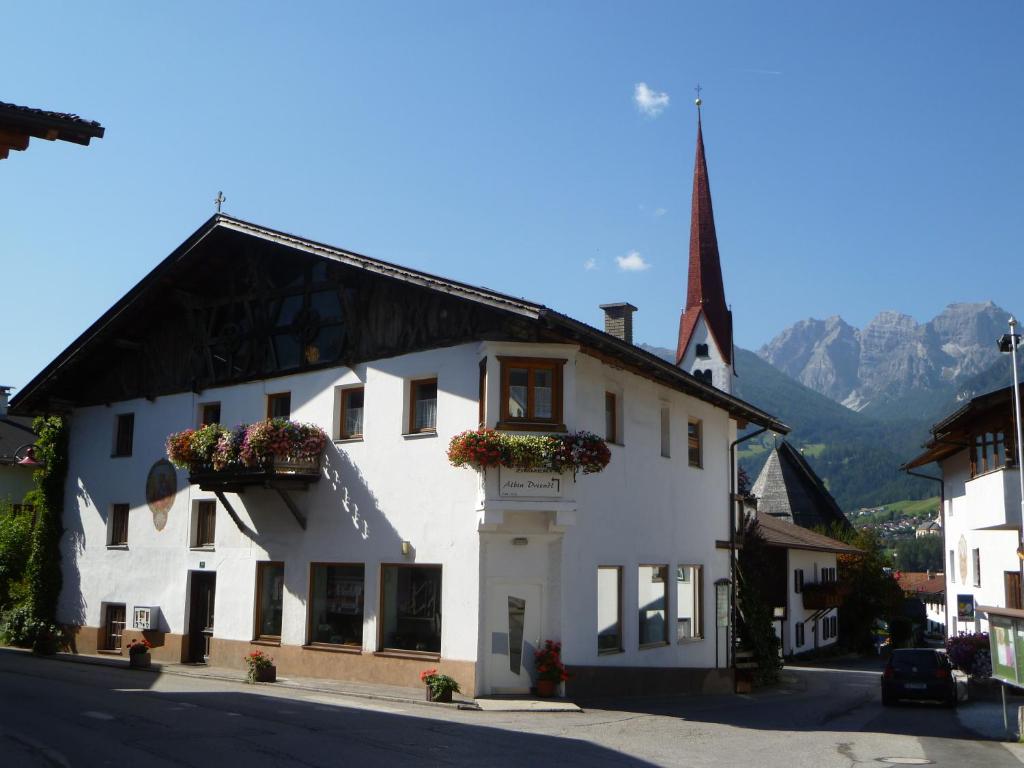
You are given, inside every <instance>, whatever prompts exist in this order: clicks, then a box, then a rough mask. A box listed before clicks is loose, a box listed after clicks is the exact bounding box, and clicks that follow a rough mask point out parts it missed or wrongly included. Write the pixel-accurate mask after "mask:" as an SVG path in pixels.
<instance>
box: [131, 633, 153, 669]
mask: <svg viewBox="0 0 1024 768" xmlns="http://www.w3.org/2000/svg"><path fill="white" fill-rule="evenodd" d="M152 647H153V644H152V643H151V642H149V640H147V639H146V638H144V637H143V638H142V639H140V640H132V641H131V642H130V643H128V666H129V667H132V668H134V669H149V667H150V665H151V664H152V662H153V658H152V656H150V654H149V649H150V648H152Z"/></svg>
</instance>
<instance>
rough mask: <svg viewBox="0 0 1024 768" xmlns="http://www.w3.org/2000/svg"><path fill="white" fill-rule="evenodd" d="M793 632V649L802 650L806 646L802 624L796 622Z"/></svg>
mask: <svg viewBox="0 0 1024 768" xmlns="http://www.w3.org/2000/svg"><path fill="white" fill-rule="evenodd" d="M794 629H795V631H794V633H793V648H803V647H804V645H806V639H807V638H806V633H805V632H804V623H803V622H802V621H798V622H797V623H796V627H795V628H794Z"/></svg>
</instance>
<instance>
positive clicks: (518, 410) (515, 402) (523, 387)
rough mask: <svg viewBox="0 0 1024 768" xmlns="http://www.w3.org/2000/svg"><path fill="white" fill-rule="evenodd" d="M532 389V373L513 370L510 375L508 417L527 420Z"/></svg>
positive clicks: (518, 369)
mask: <svg viewBox="0 0 1024 768" xmlns="http://www.w3.org/2000/svg"><path fill="white" fill-rule="evenodd" d="M529 387H530V372H529V371H528V370H527V369H526V368H513V369H511V370H510V371H509V374H508V415H509V417H510V418H513V419H525V418H526V415H527V411H526V405H527V395H528V392H529Z"/></svg>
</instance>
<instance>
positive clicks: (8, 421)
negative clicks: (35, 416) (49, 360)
mask: <svg viewBox="0 0 1024 768" xmlns="http://www.w3.org/2000/svg"><path fill="white" fill-rule="evenodd" d="M10 391H11V387H2V386H0V504H5V503H6V504H21V503H22V501H23V500H24V498H25V494H26V493H28V492H29V491H31V490H32V488H33V487H34V486H33V482H32V469H33V468H32V467H30V466H24V465H21V464H18V461H19V460H20V459H23V458H24V457H25V453H26V448H28V447H29V446H31V445H32V444H33V443H35V441H36V435H35V433H34V432H33V431H32V419H29V418H25V417H23V416H12V415H10V414H9V413H8V412H7V398H8V395H9V394H10Z"/></svg>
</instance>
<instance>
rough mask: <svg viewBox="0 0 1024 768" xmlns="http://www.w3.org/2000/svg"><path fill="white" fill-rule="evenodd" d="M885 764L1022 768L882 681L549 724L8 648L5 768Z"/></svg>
mask: <svg viewBox="0 0 1024 768" xmlns="http://www.w3.org/2000/svg"><path fill="white" fill-rule="evenodd" d="M965 706H970V704H967V705H965ZM884 758H895V759H906V758H916V759H925V760H928V761H930V762H931V764H934V765H939V766H950V767H952V766H955V767H956V768H967V767H970V766H984V768H1003V767H1004V766H1015V767H1017V766H1020V765H1021V762H1020V761H1018V760H1017V758H1016V757H1015V756H1014V755H1013V754H1012V753H1011V752H1010V751H1009V750H1008V749H1007V748H1006V747H1004V746H1003V745H1002V744H1000V743H998V742H994V741H983V740H978V739H977V738H976V737H974V736H973V735H972V734H971V733H970V732H968V731H967V730H966V729H965V728H964V727H963V726H962V725H961V724H960V722H959V720H958V718H957V717H956V714H955V713H954V712H952V711H950V710H947V709H943V708H940V707H936V706H931V705H904V706H900V707H896V708H885V709H883V708H882V707H881V704H880V702H879V694H878V678H877V671H876V670H871V669H863V670H862V669H841V670H837V671H829V670H822V669H813V670H787V672H786V681H785V685H784V686H782V687H781V688H779V689H777V690H775V691H771V692H763V693H759V694H757V695H754V696H747V697H743V696H713V697H698V696H693V697H678V698H672V699H659V700H634V701H629V702H624V701H617V702H615V703H614V706H613V705H611V704H609V703H603V704H602V703H600V702H595V703H591V704H590V705H589V706H587V708H586V711H585V712H584V713H582V714H578V713H576V714H561V713H560V714H542V713H500V712H473V711H457V710H452V709H448V708H437V707H428V706H417V705H414V704H394V703H391V702H386V703H385V702H378V701H372V700H366V699H357V698H346V697H341V696H335V695H328V694H322V693H320V694H317V693H312V692H309V693H305V692H296V691H293V690H285V689H280V688H277V689H275V688H274V687H273V686H258V687H254V686H246V685H243V684H236V683H227V682H221V681H217V680H208V679H199V678H192V677H181V676H176V675H168V674H163V675H156V674H151V673H147V672H139V671H130V670H124V669H115V668H110V667H101V666H92V665H82V664H73V663H67V662H59V661H54V660H49V659H39V658H34V657H31V656H27V655H25V654H22V653H17V652H14V651H10V650H6V649H0V768H21V767H22V766H102V765H115V764H116V765H120V766H125V765H138V766H147V767H149V766H154V767H155V766H171V765H173V766H182V765H186V766H216V767H217V768H221V767H222V766H223V767H227V766H235V765H244V766H246V768H261V767H262V766H317V767H319V766H377V765H380V766H406V765H409V766H423V765H446V766H447V765H451V766H457V765H483V766H492V765H493V766H520V765H522V766H534V765H556V764H557V765H560V766H632V765H638V766H639V765H672V766H758V767H760V766H766V767H768V768H773V767H774V766H779V768H783V767H784V768H802V767H803V766H806V767H807V768H811V767H812V766H813V768H831V767H832V766H836V767H837V768H838V767H840V766H841V767H842V768H849V767H851V766H858V765H869V764H870V765H875V766H878V765H882V764H883V763H881V762H879V761H880V760H881V759H884ZM893 764H899V763H893ZM904 764H905V763H904Z"/></svg>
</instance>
